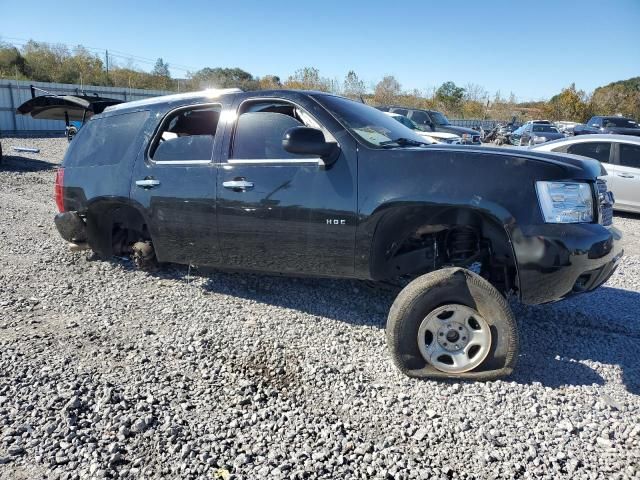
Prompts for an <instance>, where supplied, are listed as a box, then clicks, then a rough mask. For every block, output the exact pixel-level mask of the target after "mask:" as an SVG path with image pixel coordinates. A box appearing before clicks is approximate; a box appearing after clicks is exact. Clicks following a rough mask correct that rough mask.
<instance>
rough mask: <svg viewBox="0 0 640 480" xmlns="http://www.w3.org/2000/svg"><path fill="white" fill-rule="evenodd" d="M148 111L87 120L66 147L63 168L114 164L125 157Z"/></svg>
mask: <svg viewBox="0 0 640 480" xmlns="http://www.w3.org/2000/svg"><path fill="white" fill-rule="evenodd" d="M147 118H149V112H148V111H141V112H133V113H123V114H121V115H112V116H109V117H104V118H100V117H98V118H93V119H92V120H90V121H88V122H87V123H86V124H85V125H84V126H83V127H82V128H81V129H80V131H79V132H78V134H77V135H76V137H75V138H74V139H73V141H72V142H71V143H70V144H69V149H68V150H67V155H66V157H65V160H64V166H65V167H101V166H105V165H116V164H118V163H120V162H121V161H122V160H123V159H124V158H125V157H127V156H128V155H129V154H130V152H129V150H130V149H131V148H132V145H133V144H134V143H135V139H136V138H137V137H138V134H139V133H140V130H142V127H143V126H144V124H145V122H146V121H147Z"/></svg>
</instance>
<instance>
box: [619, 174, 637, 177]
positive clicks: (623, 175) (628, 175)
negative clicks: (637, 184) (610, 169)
mask: <svg viewBox="0 0 640 480" xmlns="http://www.w3.org/2000/svg"><path fill="white" fill-rule="evenodd" d="M618 176H619V177H622V178H634V176H633V175H631V174H630V173H619V174H618Z"/></svg>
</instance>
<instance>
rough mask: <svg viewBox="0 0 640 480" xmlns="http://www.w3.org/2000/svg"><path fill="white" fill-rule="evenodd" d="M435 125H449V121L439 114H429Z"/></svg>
mask: <svg viewBox="0 0 640 480" xmlns="http://www.w3.org/2000/svg"><path fill="white" fill-rule="evenodd" d="M429 114H430V115H431V118H432V119H433V121H434V122H435V124H436V125H449V119H448V118H447V117H445V116H444V115H443V114H442V113H440V112H429Z"/></svg>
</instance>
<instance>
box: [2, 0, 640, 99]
mask: <svg viewBox="0 0 640 480" xmlns="http://www.w3.org/2000/svg"><path fill="white" fill-rule="evenodd" d="M64 5H65V6H62V4H60V3H59V2H57V3H56V2H51V0H48V1H46V2H45V1H39V0H30V1H29V2H27V3H24V4H20V3H16V2H15V1H14V0H0V11H1V12H2V22H0V39H2V40H5V41H9V42H14V43H20V42H23V41H24V39H28V38H33V39H36V40H40V41H46V42H62V43H66V44H70V45H76V44H83V45H86V46H88V47H94V48H96V49H106V48H108V49H109V50H111V51H112V52H114V53H115V52H118V54H119V55H120V54H121V53H126V54H131V55H135V56H137V57H141V58H144V59H150V60H155V59H156V58H158V57H163V58H164V59H165V60H166V61H168V62H169V64H170V65H173V66H175V67H177V66H181V67H183V68H184V67H188V68H194V69H198V68H202V67H206V66H210V67H217V66H221V67H235V66H237V67H240V68H243V69H245V70H247V71H249V72H251V73H252V74H254V75H258V76H262V75H266V74H276V75H279V76H280V77H281V78H283V79H284V78H286V77H287V76H288V75H290V74H292V73H293V72H294V71H295V70H296V69H298V68H301V67H304V66H315V67H317V68H319V69H320V73H321V75H323V76H326V77H330V78H337V79H340V80H342V79H343V78H344V75H345V74H346V73H347V72H348V70H350V69H353V70H355V71H356V73H357V74H358V75H359V76H360V77H361V78H362V79H363V80H364V81H365V82H366V84H367V85H368V86H369V85H373V84H374V83H375V82H377V81H378V80H380V79H381V78H382V76H384V75H388V74H392V75H395V76H396V78H397V79H398V80H399V81H400V83H401V84H402V86H403V88H406V89H413V88H418V89H429V88H431V87H434V86H438V85H440V84H441V83H442V82H444V81H447V80H452V81H454V82H455V83H456V84H458V85H461V86H464V85H465V84H467V83H475V84H478V85H481V86H483V87H484V88H486V89H487V90H488V91H489V92H491V93H492V94H493V93H495V92H496V91H497V90H500V91H501V92H502V94H503V95H508V94H509V92H513V93H514V94H515V95H516V96H517V97H518V99H519V100H534V99H541V98H545V97H549V96H551V95H553V94H555V93H557V92H558V91H559V90H560V89H561V88H563V87H565V86H568V85H569V84H570V83H571V82H575V83H576V86H577V87H578V88H581V89H584V90H587V91H590V90H592V89H593V88H595V87H597V86H599V85H603V84H606V83H609V82H611V81H615V80H620V79H626V78H630V77H633V76H637V75H640V0H611V1H604V0H598V1H594V0H582V1H571V0H559V1H547V0H537V1H531V2H516V1H513V0H512V1H502V0H500V1H485V2H482V1H477V0H474V1H466V0H457V1H426V0H422V1H405V2H401V1H389V0H386V1H367V2H364V1H349V0H341V1H333V0H325V1H322V2H312V1H301V0H298V1H278V0H271V1H265V2H261V1H253V2H249V1H244V0H236V1H234V2H217V1H204V0H202V1H200V0H198V1H195V0H194V1H189V0H182V1H175V0H174V1H171V2H168V1H163V0H154V1H151V0H139V1H135V2H134V1H131V0H129V1H119V0H116V1H102V2H96V1H94V0H84V1H81V2H75V3H74V2H72V3H70V4H69V3H67V4H64ZM99 18H102V22H100V21H99V20H98V19H99ZM114 60H116V61H117V62H120V63H124V62H125V60H123V59H122V58H119V57H116V58H114ZM139 66H140V67H143V68H145V69H150V68H151V66H150V65H149V64H146V63H140V64H139ZM172 73H173V74H174V76H184V74H185V72H184V71H182V70H177V69H174V70H173V72H172Z"/></svg>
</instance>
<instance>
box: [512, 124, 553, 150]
mask: <svg viewBox="0 0 640 480" xmlns="http://www.w3.org/2000/svg"><path fill="white" fill-rule="evenodd" d="M559 138H564V135H563V134H562V133H560V132H559V131H558V129H557V128H556V127H554V126H552V125H547V124H545V123H525V124H524V125H523V126H522V127H520V128H518V129H517V130H515V131H514V132H513V133H512V134H511V143H512V144H513V145H529V146H533V145H537V144H539V143H544V142H548V141H549V140H557V139H559Z"/></svg>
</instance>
